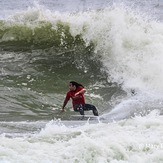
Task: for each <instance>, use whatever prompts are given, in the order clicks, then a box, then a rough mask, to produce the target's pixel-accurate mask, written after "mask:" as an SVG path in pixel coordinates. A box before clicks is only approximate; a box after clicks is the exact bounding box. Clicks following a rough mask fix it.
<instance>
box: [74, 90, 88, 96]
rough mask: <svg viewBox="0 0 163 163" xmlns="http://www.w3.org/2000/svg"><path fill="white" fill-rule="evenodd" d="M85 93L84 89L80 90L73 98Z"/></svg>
mask: <svg viewBox="0 0 163 163" xmlns="http://www.w3.org/2000/svg"><path fill="white" fill-rule="evenodd" d="M85 92H86V89H85V88H82V89H81V90H80V91H79V92H76V93H75V96H78V95H80V94H84V93H85Z"/></svg>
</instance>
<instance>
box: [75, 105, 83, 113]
mask: <svg viewBox="0 0 163 163" xmlns="http://www.w3.org/2000/svg"><path fill="white" fill-rule="evenodd" d="M73 108H74V111H76V112H80V114H81V115H84V109H83V105H82V104H77V105H74V107H73Z"/></svg>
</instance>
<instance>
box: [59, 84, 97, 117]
mask: <svg viewBox="0 0 163 163" xmlns="http://www.w3.org/2000/svg"><path fill="white" fill-rule="evenodd" d="M69 89H70V91H68V92H67V94H66V98H65V100H64V103H63V106H62V110H61V111H62V112H64V111H65V109H64V108H65V106H66V105H67V102H68V101H69V100H70V98H71V99H72V105H73V109H74V111H76V112H80V114H81V115H84V111H89V110H92V112H93V114H94V115H95V116H98V111H97V109H96V107H95V106H94V105H91V104H86V103H85V98H84V93H85V92H86V89H85V88H84V86H83V85H81V84H79V83H77V82H75V81H71V82H70V83H69Z"/></svg>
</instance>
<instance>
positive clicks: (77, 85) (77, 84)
mask: <svg viewBox="0 0 163 163" xmlns="http://www.w3.org/2000/svg"><path fill="white" fill-rule="evenodd" d="M70 83H71V84H72V85H73V86H74V85H75V86H76V88H78V87H83V88H84V86H83V85H82V84H79V83H77V82H75V81H70Z"/></svg>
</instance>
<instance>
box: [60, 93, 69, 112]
mask: <svg viewBox="0 0 163 163" xmlns="http://www.w3.org/2000/svg"><path fill="white" fill-rule="evenodd" d="M69 99H70V96H69V93H67V95H66V98H65V100H64V102H63V106H62V110H61V111H62V112H64V111H65V106H66V105H67V103H68V101H69Z"/></svg>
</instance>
